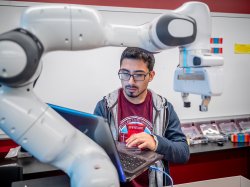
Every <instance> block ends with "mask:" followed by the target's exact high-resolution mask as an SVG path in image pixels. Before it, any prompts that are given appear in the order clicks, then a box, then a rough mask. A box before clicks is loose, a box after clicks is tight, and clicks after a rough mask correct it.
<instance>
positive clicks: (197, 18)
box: [0, 2, 223, 187]
mask: <svg viewBox="0 0 250 187" xmlns="http://www.w3.org/2000/svg"><path fill="white" fill-rule="evenodd" d="M205 23H207V24H205ZM210 25H211V23H210V15H209V9H208V7H207V6H206V5H205V4H203V3H198V2H192V3H186V4H184V5H183V6H182V7H180V8H178V9H176V10H175V11H173V12H171V13H170V14H164V15H161V16H159V17H158V18H156V19H154V20H153V21H152V22H150V23H147V24H144V25H141V26H124V25H113V24H109V23H106V22H105V21H104V20H103V19H102V17H101V15H100V14H98V12H97V11H95V10H93V9H89V8H85V7H83V6H67V5H55V6H38V7H31V8H28V9H27V10H26V11H25V12H24V13H23V14H22V19H21V25H20V28H19V29H16V30H13V31H10V32H7V33H4V34H1V35H0V128H1V129H3V131H4V132H5V133H6V134H7V135H9V136H10V137H11V138H12V139H13V140H15V141H16V142H17V143H18V144H20V145H22V146H23V147H24V148H25V149H26V150H27V151H29V152H30V153H31V154H32V155H34V156H35V157H36V158H38V159H39V160H41V161H42V162H46V163H50V164H52V165H54V166H56V167H58V168H60V169H62V170H63V171H65V172H66V173H67V174H68V175H69V176H70V178H71V185H72V186H77V187H80V186H90V187H91V186H95V187H98V186H119V181H118V177H117V172H116V169H115V168H114V166H113V165H112V163H111V162H110V160H109V158H108V156H107V155H106V153H105V152H104V151H103V150H102V149H101V148H100V147H99V146H98V145H96V144H95V143H94V142H93V141H92V140H90V139H89V138H87V137H86V136H85V135H84V134H82V133H81V132H79V131H77V130H76V129H74V128H73V127H72V126H70V125H68V124H67V122H66V121H65V120H64V119H63V118H62V117H61V116H60V115H58V114H57V113H56V112H54V111H53V110H52V109H51V108H50V107H48V106H47V105H46V104H44V102H42V101H41V100H40V99H39V98H37V96H36V95H35V94H34V92H33V84H34V82H35V80H36V79H37V77H38V76H39V74H40V73H41V70H42V64H41V61H40V58H41V57H42V55H43V54H45V53H48V52H50V51H56V50H67V51H70V50H87V49H93V48H98V47H104V46H133V47H141V48H144V49H146V50H148V51H151V52H160V51H162V50H165V49H169V48H173V47H179V48H180V64H179V67H178V68H177V70H176V74H175V82H174V85H175V90H176V91H180V92H182V93H183V94H182V95H183V98H184V101H185V102H188V101H187V95H188V93H195V94H200V95H202V97H203V101H204V102H203V107H201V110H206V109H207V104H208V100H209V99H210V97H211V96H212V95H219V94H220V93H221V91H220V90H219V89H218V86H216V85H217V84H218V81H220V79H221V71H222V70H221V65H222V64H223V59H222V58H221V57H218V56H212V55H211V54H209V53H208V52H209V39H210V30H211V26H210ZM216 81H217V82H216ZM219 86H220V85H219ZM186 105H188V104H186Z"/></svg>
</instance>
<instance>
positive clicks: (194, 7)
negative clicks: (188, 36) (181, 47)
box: [173, 2, 212, 50]
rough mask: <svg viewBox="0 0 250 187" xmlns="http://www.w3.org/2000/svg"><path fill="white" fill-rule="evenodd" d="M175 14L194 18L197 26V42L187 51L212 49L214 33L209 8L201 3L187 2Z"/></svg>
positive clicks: (190, 45)
mask: <svg viewBox="0 0 250 187" xmlns="http://www.w3.org/2000/svg"><path fill="white" fill-rule="evenodd" d="M173 12H175V13H178V14H180V15H186V16H189V17H191V18H193V19H194V20H195V22H196V25H197V35H196V38H195V41H194V42H193V43H191V44H188V45H187V46H186V48H187V50H201V49H208V50H209V49H210V37H211V32H212V26H211V16H210V10H209V7H208V6H207V5H206V4H205V3H201V2H187V3H184V4H183V5H182V6H181V7H179V8H177V9H176V10H174V11H173Z"/></svg>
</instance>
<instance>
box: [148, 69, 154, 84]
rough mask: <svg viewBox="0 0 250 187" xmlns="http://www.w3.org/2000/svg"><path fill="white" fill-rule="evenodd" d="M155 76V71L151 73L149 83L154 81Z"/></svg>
mask: <svg viewBox="0 0 250 187" xmlns="http://www.w3.org/2000/svg"><path fill="white" fill-rule="evenodd" d="M154 76H155V71H154V70H153V71H151V72H150V73H149V82H151V81H152V80H153V79H154Z"/></svg>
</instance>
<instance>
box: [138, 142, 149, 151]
mask: <svg viewBox="0 0 250 187" xmlns="http://www.w3.org/2000/svg"><path fill="white" fill-rule="evenodd" d="M138 148H139V149H146V148H148V149H149V147H148V143H147V142H143V143H142V144H140V145H138Z"/></svg>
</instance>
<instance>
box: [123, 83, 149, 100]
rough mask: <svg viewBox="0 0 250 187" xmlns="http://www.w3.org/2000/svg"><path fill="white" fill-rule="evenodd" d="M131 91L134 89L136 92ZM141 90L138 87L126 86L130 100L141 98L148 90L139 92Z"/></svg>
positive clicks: (126, 92)
mask: <svg viewBox="0 0 250 187" xmlns="http://www.w3.org/2000/svg"><path fill="white" fill-rule="evenodd" d="M130 89H133V90H135V91H130ZM138 90H139V88H138V87H137V86H131V85H127V86H125V94H126V95H127V96H128V97H130V98H136V97H139V96H140V95H141V94H142V93H144V92H145V90H146V89H144V90H142V91H138Z"/></svg>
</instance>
